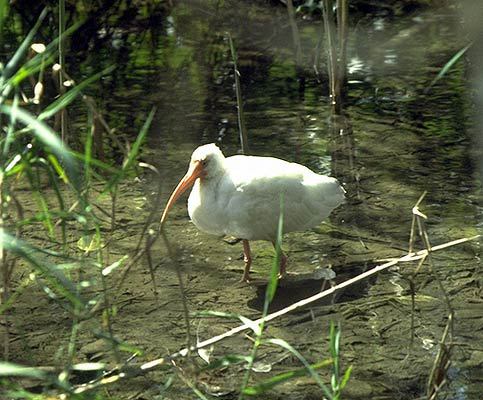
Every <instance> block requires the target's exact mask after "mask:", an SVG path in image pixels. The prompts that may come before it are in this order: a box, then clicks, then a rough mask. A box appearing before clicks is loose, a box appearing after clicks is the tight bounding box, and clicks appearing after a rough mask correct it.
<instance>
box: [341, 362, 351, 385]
mask: <svg viewBox="0 0 483 400" xmlns="http://www.w3.org/2000/svg"><path fill="white" fill-rule="evenodd" d="M351 373H352V365H350V366H349V368H347V369H346V371H345V372H344V376H343V377H342V380H341V382H340V385H339V386H340V390H342V389H344V387H345V385H347V382H349V379H350V377H351Z"/></svg>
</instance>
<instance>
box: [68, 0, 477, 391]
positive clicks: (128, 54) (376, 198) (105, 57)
mask: <svg viewBox="0 0 483 400" xmlns="http://www.w3.org/2000/svg"><path fill="white" fill-rule="evenodd" d="M259 3H263V2H259ZM140 21H141V22H142V23H140ZM123 24H124V25H122V26H121V24H119V27H118V28H113V27H107V28H106V27H102V26H98V27H97V30H96V33H95V34H94V35H95V37H96V40H93V39H92V38H91V40H90V42H89V43H90V46H91V47H90V50H89V51H84V50H86V49H82V48H79V49H78V52H77V54H78V56H77V57H78V62H79V73H80V74H83V73H85V74H88V73H93V72H95V71H98V70H101V69H102V68H103V67H105V66H108V65H111V64H115V65H116V66H117V68H116V70H115V72H114V73H113V74H112V76H111V77H107V78H105V79H104V80H103V81H102V82H100V83H99V85H98V87H95V88H93V89H92V90H93V92H95V94H94V96H97V97H98V98H101V99H102V103H103V104H102V106H103V108H104V109H105V110H107V112H108V114H109V122H110V124H111V127H114V128H116V129H117V130H118V131H119V132H120V135H124V136H125V137H127V138H132V137H133V136H134V135H135V134H136V131H135V129H134V127H135V126H139V125H140V123H141V122H142V121H143V119H144V118H145V117H146V115H147V113H148V111H149V110H150V109H151V107H152V106H153V105H154V106H155V107H156V108H157V111H156V116H155V120H154V122H153V125H152V127H151V130H150V133H149V137H148V140H147V146H146V148H145V150H144V152H143V154H142V159H143V160H144V161H146V162H148V163H151V164H153V165H155V166H156V167H157V168H158V169H159V171H160V174H161V179H162V184H163V198H162V202H161V203H162V204H161V205H160V211H161V209H162V207H163V204H164V202H165V201H166V199H167V196H168V195H169V193H170V192H171V190H172V189H173V188H174V187H175V185H176V183H177V181H178V180H179V179H180V178H181V176H182V175H183V174H184V173H185V171H186V169H187V166H188V162H189V157H190V155H191V152H192V151H193V150H194V149H195V148H196V147H197V146H199V145H201V144H205V143H210V142H216V143H218V145H219V146H220V148H221V149H222V150H223V151H224V153H225V154H226V155H232V154H236V153H237V152H238V151H239V147H240V146H239V138H238V127H237V110H236V100H235V92H234V78H233V66H232V62H231V55H230V49H229V43H228V39H227V37H228V33H230V34H231V36H232V37H233V39H234V41H235V45H236V48H237V52H238V57H239V60H238V63H239V70H240V76H241V77H240V79H241V87H242V93H243V98H244V111H245V114H244V116H245V121H246V126H247V131H248V141H249V146H250V152H251V154H254V155H270V156H275V157H280V158H284V159H286V160H290V161H294V162H298V163H301V164H304V165H306V166H308V167H309V168H311V169H313V170H314V171H316V172H319V173H324V174H331V175H333V176H336V177H337V178H338V179H339V180H340V181H341V182H342V183H343V184H344V186H345V188H346V190H347V197H348V201H347V203H346V204H344V205H343V206H341V207H339V208H338V209H337V210H336V211H335V212H334V213H333V215H332V216H331V217H330V221H328V222H329V223H328V224H322V225H321V226H320V227H317V228H315V229H313V230H311V231H309V232H304V233H297V234H290V235H287V237H286V238H285V241H284V248H285V249H286V251H287V253H288V256H289V258H290V260H291V261H290V264H289V267H288V268H289V271H290V272H294V273H311V272H312V271H313V269H314V268H315V267H327V266H333V267H334V270H335V271H336V273H337V275H338V279H340V280H344V279H345V277H346V276H353V275H354V274H355V273H357V272H360V271H362V270H365V269H366V268H369V267H371V266H373V265H376V264H377V263H376V261H375V260H377V259H381V258H387V257H397V256H401V255H403V254H404V253H405V251H407V245H408V240H409V232H410V227H411V218H412V213H411V209H412V207H413V206H414V204H415V203H416V201H417V200H418V198H419V196H420V195H421V194H422V193H423V192H424V191H427V195H426V197H425V199H424V200H423V202H422V204H421V207H420V209H421V211H422V212H423V213H424V214H426V215H427V216H428V219H427V223H426V226H427V229H428V233H429V237H430V240H431V243H432V244H433V245H437V244H441V243H444V242H448V241H451V240H455V239H459V238H463V237H470V236H473V235H475V234H477V233H478V232H479V230H481V216H482V210H481V204H480V205H479V204H478V201H479V194H480V187H479V186H478V183H477V182H478V177H477V164H478V157H479V156H480V155H481V152H480V150H479V149H478V148H476V145H475V143H476V141H475V140H473V136H474V135H476V132H477V127H476V126H475V124H474V122H473V120H474V115H475V113H476V110H475V107H474V106H473V102H472V95H473V93H472V91H473V88H472V85H471V83H470V81H469V78H468V76H469V73H470V72H469V67H468V63H467V61H466V60H465V59H462V60H460V61H459V62H458V63H456V64H455V65H454V66H453V68H452V69H451V70H450V71H449V72H448V74H447V75H446V76H445V77H444V78H443V79H441V80H440V81H438V82H437V83H436V84H435V85H434V86H432V87H431V88H430V84H431V82H432V80H433V79H434V78H435V76H436V75H437V73H438V72H439V71H440V70H441V68H442V66H443V65H444V64H445V63H446V62H447V61H448V60H449V59H450V58H451V57H452V56H453V55H454V54H455V53H456V52H457V51H458V50H459V49H461V48H462V47H464V46H465V45H467V39H466V37H465V31H464V25H462V22H461V13H460V10H459V9H458V8H456V7H447V8H446V7H437V8H428V9H415V10H413V11H412V12H410V13H407V14H404V15H400V16H395V15H394V14H393V13H392V12H389V11H388V10H387V9H386V10H385V11H384V10H382V11H377V12H376V11H374V13H373V14H362V13H357V12H354V13H353V14H352V16H351V20H350V28H349V30H350V34H349V42H348V58H347V61H348V71H349V75H348V90H347V98H346V100H345V102H344V117H338V118H335V117H332V116H331V110H330V104H329V96H328V78H327V73H326V70H327V66H326V50H325V40H322V42H321V41H320V40H321V34H322V31H321V22H320V20H319V18H309V17H307V18H305V19H304V20H298V26H299V29H300V35H301V40H302V47H303V64H302V65H301V68H300V69H299V70H297V68H296V67H295V57H294V52H293V46H292V43H293V40H292V34H291V28H290V24H289V21H288V18H287V15H286V9H285V8H284V7H280V6H268V5H263V4H262V5H260V4H257V2H251V1H246V2H245V1H243V2H234V1H225V2H219V3H217V2H201V1H200V2H196V1H180V2H175V5H173V6H172V7H171V8H169V9H167V10H166V9H160V10H157V9H156V10H153V12H152V14H151V15H150V16H148V17H145V18H141V16H139V15H137V16H136V17H135V18H133V19H132V20H129V19H126V21H124V22H123ZM314 62H316V65H317V67H316V68H314ZM316 70H317V71H318V73H317V72H316ZM300 75H303V76H304V77H305V81H304V82H302V80H301V79H300ZM78 123H79V124H82V123H83V121H78ZM140 186H141V187H140ZM136 187H137V188H138V189H139V192H137V193H135V194H133V193H134V192H133V193H131V194H129V188H126V195H125V196H122V195H120V198H119V201H120V202H121V204H123V207H124V208H125V212H126V214H128V216H127V217H126V218H128V217H129V214H131V218H134V219H135V216H134V215H135V213H136V212H137V211H136V208H135V206H136V205H137V203H136V201H137V200H139V201H141V202H142V199H143V198H144V195H146V198H148V199H151V194H153V193H154V192H155V190H156V182H155V179H154V178H153V177H152V176H150V175H149V174H146V177H145V179H144V180H143V183H142V185H138V186H136ZM133 196H134V197H135V198H136V199H137V200H135V199H133ZM148 204H149V202H148ZM133 213H134V215H133ZM167 231H168V236H169V237H170V238H171V239H172V241H173V243H176V244H177V245H179V246H180V248H181V254H182V258H181V260H182V264H183V267H184V268H185V272H186V275H187V277H188V279H187V293H188V301H189V306H190V310H191V311H193V312H194V311H200V310H205V309H212V310H219V311H225V312H238V313H241V314H244V315H247V316H249V317H251V318H256V317H258V316H259V315H260V305H261V303H260V299H263V286H262V289H260V288H259V287H256V286H253V287H248V286H246V287H239V286H237V285H236V282H237V280H238V279H239V278H240V274H241V270H242V264H243V262H242V260H241V259H240V254H241V247H238V246H240V245H237V246H230V245H228V244H226V243H224V242H222V241H221V240H220V239H219V238H215V237H211V236H208V235H205V234H203V233H200V232H198V231H197V230H196V228H195V227H194V226H193V225H192V224H191V223H190V222H189V219H188V216H187V212H186V208H185V205H184V204H183V202H180V203H179V205H178V206H177V207H176V209H175V210H174V212H173V214H172V215H171V216H170V219H169V222H168V227H167ZM126 234H127V233H126ZM422 248H424V245H423V244H422V242H421V241H420V240H418V241H417V244H416V249H417V250H419V249H422ZM157 251H158V253H157V254H156V260H154V262H155V263H156V265H158V268H157V270H156V273H157V274H158V275H157V276H158V284H159V286H160V287H159V293H160V298H161V299H162V302H164V303H163V304H165V306H163V307H162V308H161V309H160V308H156V307H154V306H153V309H152V310H151V311H152V312H151V311H150V314H149V315H148V314H147V312H146V308H147V307H148V306H147V305H146V304H143V303H142V302H141V303H140V304H137V305H136V303H133V304H131V305H128V306H126V307H125V308H123V311H122V312H119V315H118V319H119V322H118V324H119V325H118V327H117V328H118V330H117V331H118V332H119V334H120V335H121V336H122V337H123V338H124V339H125V340H127V341H131V342H133V343H135V344H136V345H138V346H140V347H141V348H146V349H148V353H149V350H153V349H157V350H158V351H159V352H160V353H161V354H164V351H163V350H160V349H165V348H169V350H170V351H174V350H177V349H178V348H179V347H181V345H182V344H183V334H184V329H183V326H182V322H181V319H179V316H180V309H181V303H180V302H179V300H177V297H176V296H177V294H176V293H177V291H176V290H175V289H170V288H173V287H176V279H175V277H174V274H173V271H172V266H171V265H170V261H169V258H168V257H167V256H166V251H165V249H164V247H163V246H161V245H159V247H158V248H157ZM253 251H254V254H255V258H254V264H253V269H254V276H255V277H257V278H260V279H265V278H266V277H267V275H268V271H269V269H270V265H271V260H272V251H271V246H270V245H269V244H266V243H255V244H254V246H253ZM433 262H434V268H435V270H436V274H437V275H438V277H439V279H441V282H442V284H443V287H444V288H445V290H446V292H447V294H448V297H449V298H450V300H451V304H452V307H453V308H454V310H455V321H456V322H455V331H454V336H453V342H454V344H455V347H454V348H453V353H452V356H451V358H452V364H451V366H450V368H449V376H450V382H449V385H448V386H447V388H446V390H447V395H448V396H449V397H448V398H452V399H475V400H476V399H479V398H481V396H480V395H481V393H483V380H482V376H483V375H482V371H483V361H482V360H483V347H482V345H481V343H483V311H482V310H483V304H482V303H483V300H482V292H481V284H482V281H481V267H480V259H479V247H478V243H477V242H470V243H466V244H463V245H460V246H456V247H453V248H451V249H447V250H444V251H440V252H436V253H434V256H433ZM415 268H416V265H415V264H411V265H409V264H404V265H402V266H400V267H397V268H394V269H393V270H391V271H390V272H384V273H382V274H380V275H379V276H378V277H377V278H374V279H373V280H372V281H370V282H368V283H367V284H364V285H362V286H360V287H357V288H352V289H349V290H348V291H346V292H344V294H343V295H342V296H341V297H338V299H337V300H338V301H339V303H338V304H336V305H325V306H324V305H320V304H319V305H317V306H316V307H314V308H313V310H312V314H305V313H304V312H302V313H298V314H296V315H293V316H290V317H286V318H285V319H284V320H283V321H281V322H278V323H275V324H274V325H273V326H272V327H271V328H270V329H269V331H268V335H273V336H276V337H282V338H284V339H285V340H287V341H288V342H290V343H291V344H292V345H293V346H294V347H296V348H297V349H299V350H300V351H301V352H302V353H303V354H304V355H305V356H306V357H307V358H308V359H309V360H310V361H311V362H317V361H319V360H320V359H322V358H323V357H327V352H326V349H327V345H326V337H327V332H328V321H330V320H339V321H340V322H341V327H342V348H341V353H342V363H343V365H344V366H345V367H347V366H348V365H349V364H352V365H353V367H354V372H353V377H352V378H351V381H350V382H349V384H348V388H347V398H354V399H356V398H361V399H362V398H364V399H367V398H372V399H414V398H418V397H419V396H422V395H424V391H425V385H426V381H427V377H428V375H429V371H430V369H431V367H432V365H433V362H434V359H435V357H436V354H437V351H438V349H439V346H438V342H439V340H440V339H441V337H442V334H443V330H444V327H445V325H446V322H447V316H448V314H449V309H448V307H447V304H446V302H445V300H444V295H443V293H442V291H441V290H440V287H439V285H438V283H437V280H436V279H435V278H434V275H433V274H432V273H431V271H430V269H429V267H428V266H427V265H425V266H423V267H422V268H421V270H420V272H419V274H417V276H416V278H415V286H416V289H417V291H416V296H415V304H416V306H415V307H416V308H415V310H414V318H415V322H414V343H413V346H412V348H411V349H410V339H411V308H412V306H411V296H410V292H409V279H410V278H411V277H412V275H413V273H414V271H415ZM139 270H142V271H144V272H142V273H140V274H141V275H140V276H138V277H137V278H136V277H135V275H133V277H132V280H130V281H129V285H131V286H130V291H131V292H132V293H135V292H136V291H140V290H141V289H140V287H144V290H145V291H148V290H149V288H150V286H149V284H148V283H147V282H149V279H148V277H147V274H146V271H145V266H142V265H141V266H139ZM133 274H134V273H133ZM136 285H140V286H136ZM319 289H320V287H318V286H317V285H315V287H311V286H310V284H309V283H305V284H304V285H303V286H296V285H295V287H292V288H290V287H285V288H284V287H282V288H280V290H279V294H278V296H277V298H276V304H275V306H274V307H278V308H280V307H282V306H285V305H288V304H290V303H291V302H293V301H295V300H298V299H301V298H304V297H306V296H308V295H310V294H313V293H314V292H317V291H318V290H319ZM170 290H171V291H170ZM141 297H142V296H141ZM170 307H172V308H170ZM153 310H154V311H153ZM122 314H124V316H123V315H122ZM134 316H136V317H134ZM173 319H177V321H176V323H175V322H174V321H173ZM140 326H142V327H143V328H140ZM198 328H199V330H200V335H202V338H203V339H206V338H208V337H210V336H212V335H214V334H217V333H221V332H222V331H223V330H224V329H225V328H226V327H225V326H223V325H219V326H215V325H214V324H213V323H212V322H204V323H202V324H201V325H200V326H198ZM223 346H225V347H220V348H218V349H217V351H219V353H220V354H222V353H223V352H224V351H225V352H240V353H243V352H245V354H248V351H249V350H248V349H249V348H250V343H249V342H247V341H246V340H244V339H243V338H239V339H236V340H234V341H233V342H231V343H229V344H226V345H223ZM215 353H216V351H215ZM263 354H265V355H266V358H265V360H268V361H267V364H270V365H271V366H273V370H274V371H275V372H281V371H283V370H286V369H293V368H298V367H300V365H299V364H298V363H297V361H296V360H291V361H287V360H285V361H282V362H281V363H278V362H276V361H274V359H278V358H280V357H281V356H282V354H281V353H280V354H278V356H277V357H274V356H273V353H270V352H268V351H267V353H263ZM282 358H283V357H282ZM254 375H255V378H256V379H265V378H267V377H268V375H267V374H264V373H254ZM239 376H240V375H239ZM161 379H162V378H161ZM211 379H214V378H211ZM220 380H221V382H222V383H219V382H218V383H216V382H214V381H213V380H211V381H210V380H209V379H207V383H206V388H207V389H206V390H207V391H208V392H209V393H212V394H213V393H214V392H216V390H215V389H214V387H215V386H216V385H215V383H216V384H219V385H220V386H221V387H222V389H220V392H223V391H225V392H226V393H233V392H232V390H235V389H236V388H237V387H238V384H239V382H238V381H237V378H236V375H233V376H232V375H231V374H230V373H228V372H226V374H225V375H222V377H221V378H220ZM154 395H155V393H153V396H154ZM191 395H192V393H190V392H187V393H184V392H181V393H180V396H184V397H183V398H189V397H190V396H191ZM287 395H288V396H290V397H289V398H291V399H298V398H300V399H307V398H321V396H322V394H321V393H320V392H318V391H317V387H316V386H315V385H313V384H312V383H311V381H309V380H303V379H300V380H296V381H294V382H292V383H289V384H286V385H282V386H281V387H280V388H277V389H276V390H274V391H273V392H271V394H270V395H268V394H267V397H266V398H274V399H275V398H282V397H283V398H287V397H284V396H287ZM269 396H272V397H269ZM228 398H230V397H228Z"/></svg>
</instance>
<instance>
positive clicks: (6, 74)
mask: <svg viewBox="0 0 483 400" xmlns="http://www.w3.org/2000/svg"><path fill="white" fill-rule="evenodd" d="M46 16H47V8H44V9H43V10H42V12H41V13H40V16H39V18H38V19H37V22H36V23H35V25H34V27H33V28H32V29H31V30H30V32H29V33H28V35H27V36H26V37H25V39H24V40H23V41H22V43H21V44H20V46H19V47H18V49H17V51H16V52H15V54H14V55H13V57H12V58H11V59H10V61H9V62H8V63H7V65H6V66H5V68H4V70H3V74H2V77H3V79H4V80H7V79H9V78H10V77H11V76H12V75H13V74H14V73H15V71H16V70H17V67H18V66H19V65H20V63H21V62H22V60H23V58H24V57H25V55H26V54H27V51H28V49H29V47H30V43H32V40H33V38H34V36H35V34H36V33H37V31H38V30H39V28H40V26H41V25H42V22H43V21H44V19H45V17H46Z"/></svg>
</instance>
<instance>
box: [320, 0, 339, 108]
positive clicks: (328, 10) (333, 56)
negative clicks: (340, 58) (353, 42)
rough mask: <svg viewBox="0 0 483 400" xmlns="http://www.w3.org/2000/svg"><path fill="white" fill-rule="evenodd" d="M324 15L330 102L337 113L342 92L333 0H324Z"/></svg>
mask: <svg viewBox="0 0 483 400" xmlns="http://www.w3.org/2000/svg"><path fill="white" fill-rule="evenodd" d="M322 15H323V20H324V28H325V34H326V35H327V48H328V49H327V54H328V57H329V60H328V63H327V66H328V69H329V71H328V72H329V84H330V104H331V106H332V109H333V110H334V111H335V113H336V114H339V111H340V98H339V97H340V96H339V95H340V93H338V88H339V87H340V85H338V84H337V79H338V73H337V71H338V68H337V49H336V43H334V42H335V22H334V14H333V12H332V0H323V1H322Z"/></svg>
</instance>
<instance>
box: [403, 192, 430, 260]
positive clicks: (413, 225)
mask: <svg viewBox="0 0 483 400" xmlns="http://www.w3.org/2000/svg"><path fill="white" fill-rule="evenodd" d="M427 193H428V192H427V191H426V190H425V191H424V192H423V194H422V195H421V196H419V199H418V201H417V202H416V204H415V205H414V207H413V210H412V213H413V219H412V221H411V232H410V235H409V251H408V252H409V253H412V252H413V247H414V242H415V240H416V215H420V216H423V218H426V216H425V215H424V214H422V213H421V212H420V211H419V205H420V204H421V202H422V201H423V199H424V197H425V196H426V194H427Z"/></svg>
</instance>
